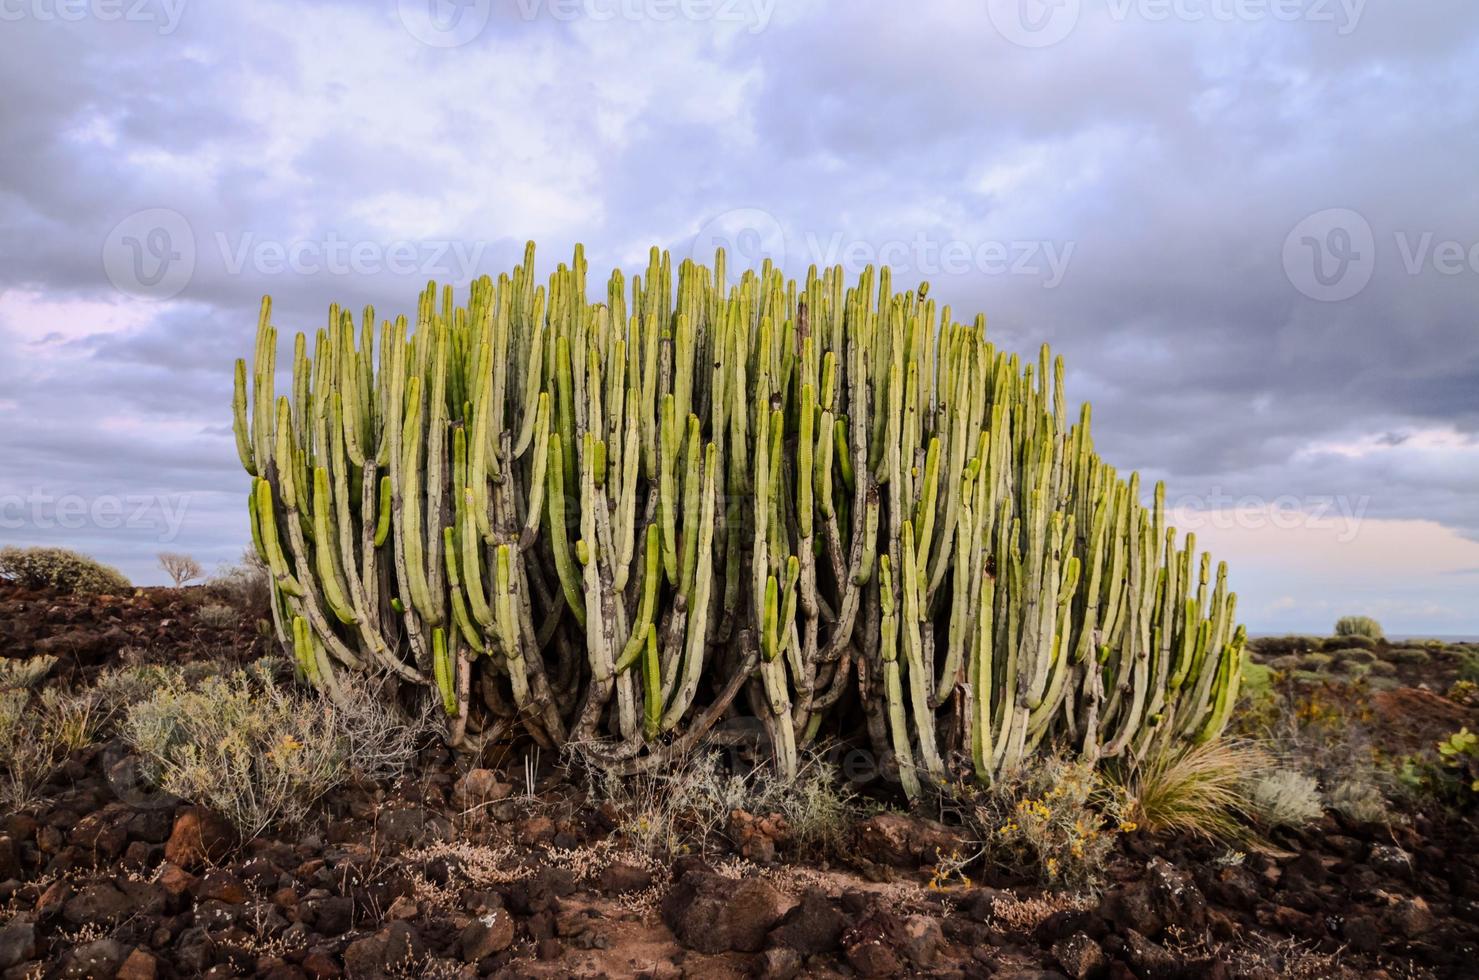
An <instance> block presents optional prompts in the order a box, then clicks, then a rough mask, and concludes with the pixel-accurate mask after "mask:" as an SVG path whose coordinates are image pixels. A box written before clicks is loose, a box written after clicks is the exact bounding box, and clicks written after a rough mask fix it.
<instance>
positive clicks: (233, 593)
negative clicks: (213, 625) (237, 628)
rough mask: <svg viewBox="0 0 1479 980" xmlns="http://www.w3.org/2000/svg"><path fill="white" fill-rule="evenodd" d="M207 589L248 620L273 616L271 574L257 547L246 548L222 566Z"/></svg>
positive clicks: (207, 585)
mask: <svg viewBox="0 0 1479 980" xmlns="http://www.w3.org/2000/svg"><path fill="white" fill-rule="evenodd" d="M205 590H206V592H207V593H208V594H210V595H211V596H213V597H215V598H216V599H217V600H218V601H220V602H222V603H224V604H226V605H228V606H231V607H232V608H233V609H236V610H238V611H239V612H240V613H241V615H242V616H244V617H247V618H248V619H249V621H252V622H256V621H259V620H267V621H270V620H271V619H272V576H271V574H270V573H269V572H268V571H267V566H266V565H265V564H263V562H262V559H261V558H259V557H258V556H257V553H256V552H255V551H251V550H248V551H246V552H245V553H244V554H243V555H242V556H241V561H239V562H237V563H236V564H234V565H223V566H221V568H219V569H218V570H217V571H216V574H214V575H212V576H211V578H210V580H209V581H208V582H206V583H205Z"/></svg>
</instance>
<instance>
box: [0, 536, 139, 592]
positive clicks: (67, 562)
mask: <svg viewBox="0 0 1479 980" xmlns="http://www.w3.org/2000/svg"><path fill="white" fill-rule="evenodd" d="M0 579H5V580H6V581H9V582H14V583H15V584H16V585H19V586H21V587H23V588H27V589H38V590H40V589H52V590H55V591H57V592H63V593H70V594H74V595H103V594H105V593H112V594H117V593H123V592H128V591H129V590H131V589H132V588H133V586H132V585H131V584H130V583H129V581H128V579H127V578H125V577H124V575H123V573H122V572H120V571H119V570H118V569H116V568H112V567H110V566H108V565H104V564H102V563H101V562H98V561H94V560H93V559H91V558H89V557H87V556H86V555H81V554H78V553H77V552H75V551H69V550H67V549H66V548H17V547H15V546H14V545H11V546H8V547H5V548H0Z"/></svg>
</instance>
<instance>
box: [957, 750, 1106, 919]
mask: <svg viewBox="0 0 1479 980" xmlns="http://www.w3.org/2000/svg"><path fill="white" fill-rule="evenodd" d="M974 795H975V805H974V806H973V807H971V808H969V809H968V810H967V811H966V820H965V822H966V825H967V826H968V827H970V828H971V829H972V830H974V831H975V832H976V834H977V835H978V837H979V840H980V845H981V850H982V853H983V855H984V856H985V858H986V860H987V861H989V862H991V863H994V864H996V865H999V866H1002V867H1005V868H1008V869H1010V870H1011V871H1013V872H1015V873H1017V874H1022V875H1026V876H1028V877H1031V878H1034V879H1035V880H1037V881H1039V882H1041V883H1043V884H1045V885H1047V886H1048V887H1051V888H1066V889H1070V890H1078V889H1085V888H1090V887H1092V886H1093V885H1094V884H1096V883H1097V882H1098V881H1099V880H1100V878H1101V877H1102V874H1103V871H1104V866H1105V863H1106V862H1107V860H1108V858H1109V854H1110V852H1111V851H1112V850H1113V849H1114V841H1115V834H1116V833H1117V832H1118V831H1120V830H1124V831H1131V830H1134V829H1135V824H1134V823H1133V822H1130V820H1129V819H1127V818H1126V816H1125V807H1126V801H1125V798H1124V795H1123V794H1122V793H1121V792H1120V791H1119V789H1118V787H1116V786H1115V785H1113V784H1112V783H1109V782H1107V781H1106V780H1105V779H1104V777H1103V775H1102V774H1101V773H1100V772H1099V771H1098V770H1097V769H1096V768H1095V767H1094V766H1093V765H1091V764H1089V763H1085V762H1082V761H1079V760H1070V759H1067V758H1064V757H1062V756H1057V755H1049V756H1044V757H1042V758H1039V759H1035V760H1032V761H1029V762H1027V763H1024V764H1023V765H1022V766H1021V767H1020V768H1019V769H1017V770H1016V771H1015V772H1010V773H1006V774H1004V775H1003V776H1001V777H1000V778H998V779H997V781H996V782H995V783H993V784H992V786H991V787H990V788H988V789H984V790H979V791H977V792H976V793H975V794H974Z"/></svg>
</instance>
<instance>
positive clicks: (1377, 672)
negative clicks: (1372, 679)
mask: <svg viewBox="0 0 1479 980" xmlns="http://www.w3.org/2000/svg"><path fill="white" fill-rule="evenodd" d="M1366 670H1367V672H1368V673H1370V674H1372V675H1373V676H1376V677H1394V676H1396V674H1397V665H1396V664H1394V663H1391V662H1389V661H1386V660H1373V661H1372V662H1371V663H1369V664H1367V665H1366Z"/></svg>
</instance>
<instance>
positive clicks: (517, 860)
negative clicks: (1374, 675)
mask: <svg viewBox="0 0 1479 980" xmlns="http://www.w3.org/2000/svg"><path fill="white" fill-rule="evenodd" d="M199 605H200V603H199V601H198V600H197V599H193V598H191V597H190V596H189V594H188V593H182V592H176V591H165V590H142V591H141V592H140V593H139V594H137V595H136V596H133V597H127V598H113V599H101V600H73V599H60V598H57V597H53V596H41V595H36V594H31V593H24V592H20V591H17V590H14V589H9V588H7V587H4V586H0V655H4V656H8V657H27V656H31V655H34V654H35V653H49V654H51V655H53V656H58V657H60V658H62V660H63V664H62V665H59V669H60V674H61V676H72V677H73V678H74V679H75V678H76V677H85V676H86V674H87V673H88V672H89V671H94V670H96V669H98V668H99V667H100V666H102V665H104V664H107V663H110V662H114V661H117V660H118V659H119V658H127V657H129V656H138V655H140V654H139V652H138V651H142V650H147V651H150V653H151V655H154V656H158V655H159V653H160V651H161V650H163V651H166V652H167V653H168V654H169V655H171V656H175V657H179V658H184V659H189V658H195V657H207V656H209V657H217V658H219V657H222V656H226V657H232V658H238V659H246V658H249V657H251V656H253V655H254V654H255V652H258V640H257V638H256V636H255V634H254V631H253V629H252V628H251V625H250V624H249V623H246V622H243V623H241V624H237V625H235V626H233V625H229V624H228V625H224V626H222V625H217V626H207V625H206V624H204V623H202V622H200V621H199V620H198V618H197V609H198V607H199ZM130 651H134V652H133V653H130ZM1433 680H1434V681H1435V683H1434V684H1430V685H1429V686H1428V687H1426V688H1424V687H1411V686H1404V685H1402V684H1398V685H1396V686H1394V687H1392V688H1390V689H1389V690H1387V691H1385V692H1378V693H1379V695H1380V696H1381V697H1384V698H1386V699H1387V701H1386V702H1385V707H1384V708H1381V709H1379V710H1378V711H1376V712H1374V716H1375V717H1374V720H1373V721H1372V724H1375V725H1377V726H1378V727H1379V726H1380V725H1381V724H1382V717H1381V715H1382V714H1383V713H1385V714H1386V715H1387V716H1388V721H1389V722H1390V727H1391V731H1392V732H1393V737H1394V738H1395V739H1400V740H1407V739H1411V740H1414V741H1421V740H1422V739H1425V738H1428V737H1430V736H1431V731H1432V730H1437V729H1439V728H1441V727H1442V726H1445V725H1449V722H1450V721H1454V720H1460V721H1466V722H1467V723H1468V724H1469V725H1471V726H1475V727H1479V725H1475V717H1474V715H1475V712H1474V711H1473V709H1472V708H1468V707H1465V706H1463V705H1462V704H1459V703H1457V702H1454V701H1450V700H1449V699H1448V698H1446V697H1444V696H1443V693H1442V691H1443V690H1446V688H1440V687H1438V686H1436V680H1437V678H1436V677H1435V678H1433ZM1418 683H1426V682H1424V681H1418ZM1438 715H1443V719H1442V721H1441V723H1438V722H1433V721H1432V720H1431V719H1433V718H1434V717H1436V716H1438ZM1449 728H1450V730H1451V726H1449ZM476 761H477V762H478V763H480V764H481V765H483V766H486V767H487V768H476V767H475V768H469V766H470V765H472V761H471V760H461V759H454V758H453V757H452V756H451V755H450V753H448V752H446V751H445V750H444V749H441V748H438V747H435V746H429V747H428V748H427V750H426V751H425V753H424V754H423V758H422V760H421V765H419V766H418V767H417V769H416V775H415V778H414V779H408V780H403V781H402V782H401V783H399V784H397V785H394V786H382V785H356V786H353V787H351V788H350V789H349V790H347V791H340V792H336V793H335V794H333V795H332V797H331V798H330V799H329V800H327V801H326V804H325V806H324V807H323V812H322V814H321V817H320V819H318V820H316V821H314V822H312V823H311V824H310V825H309V826H306V827H303V828H301V829H300V830H298V831H296V832H294V833H292V834H290V835H283V836H272V835H267V836H263V837H259V838H257V839H255V840H252V841H247V842H242V841H239V840H237V839H236V837H235V835H234V834H233V833H232V831H231V828H230V827H229V825H227V824H226V823H225V822H224V821H222V820H221V819H220V818H219V817H217V816H216V815H214V814H212V813H211V812H209V811H207V810H203V809H200V808H197V807H193V806H190V805H189V804H187V803H184V802H183V801H177V800H172V799H168V798H165V797H162V796H161V795H160V794H158V793H154V792H151V791H149V790H148V788H147V787H145V786H142V785H141V784H140V782H139V780H138V779H137V777H136V776H135V775H134V774H133V773H134V770H133V767H132V764H131V759H130V758H129V756H128V754H127V752H126V751H124V750H123V749H122V747H121V746H119V745H118V744H116V743H112V742H106V743H104V744H97V745H92V746H89V747H87V748H85V749H82V750H80V751H79V752H77V753H76V754H75V755H74V756H73V757H72V758H71V759H70V760H69V761H68V762H67V764H66V765H65V766H64V767H63V769H62V771H61V772H60V773H59V774H58V775H57V777H56V778H55V779H54V780H53V781H52V784H51V785H49V786H48V787H47V788H46V793H45V795H46V797H47V800H46V802H45V803H44V804H41V805H39V806H36V807H33V808H31V809H29V810H26V811H23V812H19V813H11V814H8V815H6V816H4V818H3V819H0V977H3V978H5V980H10V978H20V977H28V978H29V977H102V978H107V977H117V978H126V980H145V978H150V977H197V976H208V977H237V976H242V977H245V976H264V977H276V978H284V980H286V978H299V977H315V978H331V977H339V976H349V977H380V976H407V977H412V976H445V977H453V976H468V977H471V976H491V975H497V976H513V977H520V976H550V977H553V976H571V975H577V976H652V977H680V976H694V977H726V976H765V977H792V976H815V977H830V976H869V977H882V976H896V975H919V976H982V977H986V976H1012V977H1063V976H1067V977H1074V978H1089V977H1132V976H1137V977H1223V976H1226V977H1268V978H1275V977H1323V976H1353V977H1354V976H1394V977H1395V976H1441V977H1459V976H1473V975H1475V964H1476V963H1479V850H1476V848H1475V847H1474V844H1473V841H1474V836H1473V835H1474V832H1475V830H1476V828H1475V826H1474V824H1473V822H1472V821H1470V820H1466V819H1464V818H1462V817H1459V816H1456V815H1453V814H1445V813H1442V812H1439V811H1437V810H1433V811H1431V812H1412V813H1407V814H1404V815H1403V817H1402V819H1401V820H1399V821H1397V822H1396V823H1394V824H1392V825H1390V826H1388V825H1385V824H1380V823H1373V824H1361V823H1355V822H1352V821H1350V820H1349V819H1347V818H1344V817H1339V816H1336V815H1334V814H1327V815H1326V816H1325V817H1324V818H1323V819H1322V820H1321V821H1319V822H1318V823H1317V824H1315V825H1314V826H1312V827H1310V828H1308V829H1307V830H1305V831H1302V832H1299V833H1276V834H1274V835H1273V837H1272V840H1271V841H1270V842H1269V844H1268V846H1266V847H1259V848H1249V849H1247V850H1246V852H1245V853H1243V854H1242V855H1241V856H1239V855H1237V854H1233V853H1231V852H1229V850H1228V849H1227V848H1226V847H1225V846H1219V845H1214V844H1211V843H1204V842H1197V841H1193V840H1163V839H1155V838H1151V837H1149V836H1147V835H1145V834H1144V833H1143V832H1142V833H1127V834H1123V835H1120V836H1119V838H1118V843H1117V850H1116V852H1115V853H1114V855H1113V856H1112V858H1111V860H1110V863H1109V867H1108V869H1107V881H1106V883H1105V886H1104V887H1103V888H1102V889H1100V890H1099V891H1098V892H1097V893H1096V894H1094V895H1091V896H1065V895H1061V894H1056V893H1050V892H1045V891H1043V890H1041V889H1039V888H1037V887H1035V886H1034V885H1032V884H1031V883H1029V882H1026V881H1022V880H1014V879H1012V878H1010V877H1007V876H1004V875H996V874H993V873H992V872H991V871H989V870H987V871H986V872H985V873H984V875H983V874H982V872H981V870H980V869H972V871H971V873H972V874H973V875H974V876H975V878H976V879H977V880H974V881H971V882H966V881H965V880H962V879H961V878H960V876H958V875H955V876H949V880H945V881H942V880H941V875H940V874H939V869H938V867H937V859H938V857H939V856H940V855H941V854H949V853H951V852H960V851H962V850H968V849H969V845H968V844H967V843H966V842H965V841H964V840H963V839H962V831H960V830H959V829H956V828H952V827H950V826H947V825H946V824H944V823H939V822H935V821H933V820H931V819H929V818H928V816H926V815H924V814H906V813H901V812H896V811H881V812H876V813H874V814H873V815H872V816H870V817H868V818H867V819H865V820H863V821H862V822H861V823H859V824H858V825H857V826H856V827H855V828H854V829H853V831H852V836H851V839H850V842H849V845H848V846H847V847H846V848H845V849H844V851H843V859H841V860H834V861H833V862H831V863H830V864H819V863H806V862H794V861H790V860H788V859H787V845H786V830H785V827H784V825H783V824H782V823H781V822H779V821H777V820H774V819H770V818H769V817H768V815H766V814H749V813H745V812H742V811H741V812H738V813H735V814H733V815H731V817H730V819H729V821H728V825H727V827H725V828H723V830H724V832H723V833H722V834H720V835H719V836H721V837H723V838H725V839H726V840H728V841H729V842H730V845H731V846H729V847H727V848H726V847H722V846H721V847H719V848H718V849H716V850H714V851H713V852H711V853H705V854H704V855H697V854H694V855H686V856H680V857H678V858H676V859H673V860H658V859H655V858H653V857H652V856H651V854H650V853H644V852H642V851H640V850H638V849H636V848H635V847H634V846H633V844H632V842H631V841H630V840H628V839H627V838H626V836H625V835H624V834H623V833H621V831H620V830H619V823H620V822H619V821H618V819H617V818H616V815H615V814H614V813H613V811H612V806H611V804H609V803H602V802H601V801H600V800H598V799H596V798H594V797H592V796H591V795H590V793H589V792H588V791H587V790H586V789H585V788H584V786H583V784H582V783H581V781H579V780H578V779H577V778H575V777H573V776H572V775H571V774H569V773H567V772H565V771H563V770H560V769H558V768H553V767H552V766H551V765H550V761H549V760H544V762H543V765H542V767H540V768H537V769H528V770H526V768H525V767H524V766H523V765H522V763H521V762H520V761H519V760H518V759H517V758H516V757H514V756H510V757H507V758H506V759H504V760H497V759H483V760H476Z"/></svg>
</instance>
